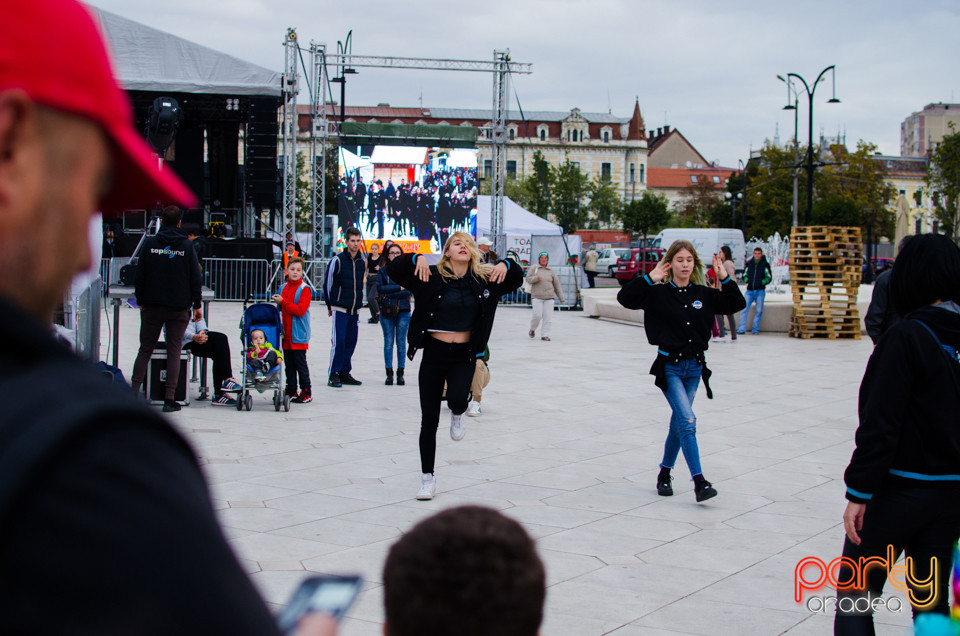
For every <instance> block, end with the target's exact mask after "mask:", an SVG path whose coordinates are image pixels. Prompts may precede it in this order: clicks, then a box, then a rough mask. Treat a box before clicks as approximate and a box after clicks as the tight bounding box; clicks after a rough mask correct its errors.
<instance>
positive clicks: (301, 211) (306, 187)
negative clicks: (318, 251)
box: [296, 152, 313, 232]
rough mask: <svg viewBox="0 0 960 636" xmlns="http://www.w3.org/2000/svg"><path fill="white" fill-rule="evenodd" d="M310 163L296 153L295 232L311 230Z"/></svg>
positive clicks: (299, 153) (300, 154)
mask: <svg viewBox="0 0 960 636" xmlns="http://www.w3.org/2000/svg"><path fill="white" fill-rule="evenodd" d="M310 170H311V167H310V163H309V162H308V161H307V158H306V157H305V156H304V155H303V153H302V152H297V185H296V188H297V220H296V228H297V232H309V231H310V230H311V229H313V221H312V215H313V210H312V208H311V205H310V203H311V194H310V184H311V182H312V179H311V178H310Z"/></svg>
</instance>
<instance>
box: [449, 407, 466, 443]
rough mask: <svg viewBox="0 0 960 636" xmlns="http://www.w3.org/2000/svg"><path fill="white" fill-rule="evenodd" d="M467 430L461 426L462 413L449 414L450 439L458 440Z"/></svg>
mask: <svg viewBox="0 0 960 636" xmlns="http://www.w3.org/2000/svg"><path fill="white" fill-rule="evenodd" d="M466 433H467V431H466V429H465V428H464V426H463V415H462V414H461V415H454V414H452V413H451V414H450V439H452V440H453V441H455V442H459V441H460V440H462V439H463V436H464V435H466Z"/></svg>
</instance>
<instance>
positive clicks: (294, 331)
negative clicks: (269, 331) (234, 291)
mask: <svg viewBox="0 0 960 636" xmlns="http://www.w3.org/2000/svg"><path fill="white" fill-rule="evenodd" d="M302 279H303V259H302V258H291V259H290V261H289V262H288V263H287V284H286V285H284V286H283V289H281V290H280V293H279V294H274V296H273V299H272V300H273V302H275V303H277V304H278V305H280V311H281V312H282V314H283V342H282V343H281V348H282V349H283V363H284V367H285V369H286V372H287V389H286V393H287V395H289V396H290V397H291V399H290V401H291V402H296V403H298V404H305V403H307V402H312V401H313V394H312V393H311V391H310V370H309V369H308V368H307V348H308V347H309V346H310V299H311V297H312V294H311V292H310V287H309V286H308V285H307V284H306V283H304V282H303V280H302ZM298 375H299V376H300V391H299V393H298V392H297V376H298Z"/></svg>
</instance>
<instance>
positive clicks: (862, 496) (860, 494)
mask: <svg viewBox="0 0 960 636" xmlns="http://www.w3.org/2000/svg"><path fill="white" fill-rule="evenodd" d="M847 492H848V493H850V494H851V495H853V496H854V497H859V498H860V499H867V500H870V499H873V495H868V494H867V493H865V492H860V491H859V490H854V489H853V488H851V487H850V486H847Z"/></svg>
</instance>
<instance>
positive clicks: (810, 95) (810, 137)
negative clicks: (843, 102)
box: [777, 64, 840, 225]
mask: <svg viewBox="0 0 960 636" xmlns="http://www.w3.org/2000/svg"><path fill="white" fill-rule="evenodd" d="M827 71H830V74H831V76H832V79H833V96H832V97H831V98H830V99H828V100H827V103H828V104H839V103H840V100H839V99H837V73H836V65H833V64H831V65H830V66H828V67H827V68H825V69H823V70H822V71H820V74H819V75H818V76H817V79H816V81H814V82H813V85H812V86H811V85H810V84H807V80H805V79H803V77H801V76H800V75H797V74H796V73H787V79H783V77H780V76H779V75H778V76H777V77H779V78H780V79H781V80H783V81H784V82H786V84H787V105H786V106H784V107H783V109H784V110H794V111H795V110H796V109H797V105H798V103H799V91H798V90H797V87H796V86H794V85H793V84H792V80H794V79H796V80H799V81H800V82H801V83H802V84H803V89H804V90H805V91H806V92H807V100H808V102H809V109H808V110H809V125H808V128H807V132H808V135H807V161H806V165H805V166H804V167H805V168H806V171H807V211H806V217H805V222H806V224H807V225H810V223H811V219H812V212H813V169H814V163H813V96H814V94H815V93H816V92H817V85H818V84H820V81H821V80H823V79H824V75H826V73H827ZM791 88H793V91H794V95H795V100H794V102H793V103H792V104H791V103H790V89H791ZM794 121H795V122H796V114H795V115H794ZM794 145H796V125H794ZM818 165H819V164H818ZM794 214H795V215H796V205H795V206H794ZM796 224H797V223H796V219H795V220H794V225H796Z"/></svg>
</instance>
